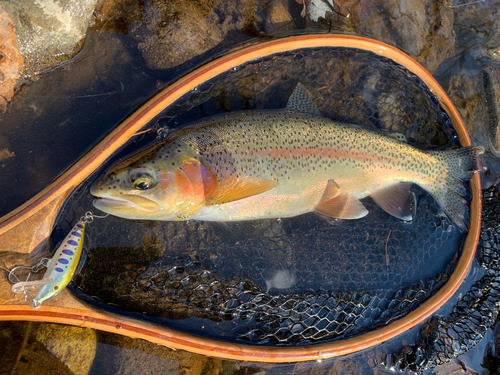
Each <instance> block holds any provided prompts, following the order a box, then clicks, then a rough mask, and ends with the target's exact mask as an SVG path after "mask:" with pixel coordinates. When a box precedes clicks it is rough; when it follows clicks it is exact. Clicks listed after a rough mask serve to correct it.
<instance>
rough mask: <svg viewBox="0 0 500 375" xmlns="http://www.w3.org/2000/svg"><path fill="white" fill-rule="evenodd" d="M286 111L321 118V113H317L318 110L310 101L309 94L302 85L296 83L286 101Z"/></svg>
mask: <svg viewBox="0 0 500 375" xmlns="http://www.w3.org/2000/svg"><path fill="white" fill-rule="evenodd" d="M286 109H290V110H292V111H298V112H305V113H310V114H313V115H317V116H321V113H319V110H318V108H316V106H315V105H314V103H313V101H312V99H311V94H310V93H309V91H307V90H306V88H305V87H304V86H302V83H298V84H297V87H295V90H293V93H292V95H290V98H289V99H288V104H287V105H286Z"/></svg>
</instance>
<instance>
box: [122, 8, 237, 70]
mask: <svg viewBox="0 0 500 375" xmlns="http://www.w3.org/2000/svg"><path fill="white" fill-rule="evenodd" d="M235 9H237V8H235V5H234V4H230V3H227V4H222V2H220V4H218V5H217V6H216V1H215V0H207V1H201V0H200V1H195V0H193V1H186V2H176V3H170V2H162V1H151V2H149V3H146V5H145V10H144V20H145V22H144V23H134V24H132V26H131V27H130V33H131V35H132V36H133V37H134V38H135V39H136V40H137V41H138V48H139V50H140V51H141V52H142V54H143V56H144V59H145V60H146V64H147V65H148V67H149V68H151V69H169V68H173V67H175V66H178V65H180V64H182V63H184V62H186V61H188V60H190V59H192V58H194V57H196V56H198V55H201V54H203V53H205V52H206V51H208V50H210V49H212V48H214V47H215V46H216V45H218V44H219V43H220V42H221V41H222V40H223V39H224V37H225V36H226V35H227V33H228V31H229V30H231V29H233V28H234V27H235V23H240V24H241V23H242V12H241V9H240V12H239V14H238V13H237V12H234V10H235ZM238 17H239V18H238Z"/></svg>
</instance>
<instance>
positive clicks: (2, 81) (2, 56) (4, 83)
mask: <svg viewBox="0 0 500 375" xmlns="http://www.w3.org/2000/svg"><path fill="white" fill-rule="evenodd" d="M0 40H1V43H0V112H5V109H6V108H7V103H8V102H9V101H10V99H11V98H12V96H13V95H14V88H15V86H16V82H17V80H18V78H19V77H20V76H21V73H22V71H23V57H22V55H21V52H20V51H19V47H18V44H17V38H16V34H15V27H14V22H13V21H12V19H11V18H10V17H9V15H8V14H7V13H6V12H5V11H4V9H3V8H2V6H1V5H0ZM2 152H3V154H2ZM2 155H3V158H2ZM9 155H10V154H8V150H5V151H4V150H0V160H2V159H6V158H7V157H9ZM10 156H13V155H10Z"/></svg>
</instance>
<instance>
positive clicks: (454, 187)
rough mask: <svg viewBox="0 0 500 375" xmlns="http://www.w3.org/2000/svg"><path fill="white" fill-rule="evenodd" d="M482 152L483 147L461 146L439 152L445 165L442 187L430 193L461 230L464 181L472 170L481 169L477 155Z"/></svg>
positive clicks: (464, 205) (465, 227) (464, 211)
mask: <svg viewBox="0 0 500 375" xmlns="http://www.w3.org/2000/svg"><path fill="white" fill-rule="evenodd" d="M482 153H484V147H477V146H471V147H462V148H456V149H452V150H447V151H443V152H441V153H440V154H441V157H442V158H443V159H444V162H445V164H446V165H447V167H448V168H447V169H448V173H447V175H446V177H445V186H444V188H441V189H439V190H438V191H432V192H431V194H432V195H433V196H434V198H436V200H437V202H438V203H439V205H440V206H441V208H443V210H444V211H445V212H446V214H447V215H448V216H449V217H450V219H451V220H452V221H453V222H454V223H455V224H456V225H457V226H458V227H459V228H460V229H462V230H463V231H466V230H467V224H466V223H465V215H466V211H467V201H466V200H465V199H464V198H463V197H464V196H465V194H466V189H465V186H464V184H463V182H464V181H467V180H469V179H470V178H471V177H472V175H473V174H474V172H477V171H480V170H481V169H482V166H481V159H480V157H479V155H481V154H482Z"/></svg>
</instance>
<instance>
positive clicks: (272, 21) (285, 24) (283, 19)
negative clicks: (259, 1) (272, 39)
mask: <svg viewBox="0 0 500 375" xmlns="http://www.w3.org/2000/svg"><path fill="white" fill-rule="evenodd" d="M265 9H266V18H265V20H264V32H265V33H266V34H275V33H286V32H289V31H292V30H295V28H296V27H295V24H294V23H293V19H292V16H291V15H290V13H289V12H288V10H287V8H286V6H285V5H284V4H283V3H282V2H281V1H280V0H274V1H271V2H270V3H269V5H268V6H267V7H266V8H265Z"/></svg>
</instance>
